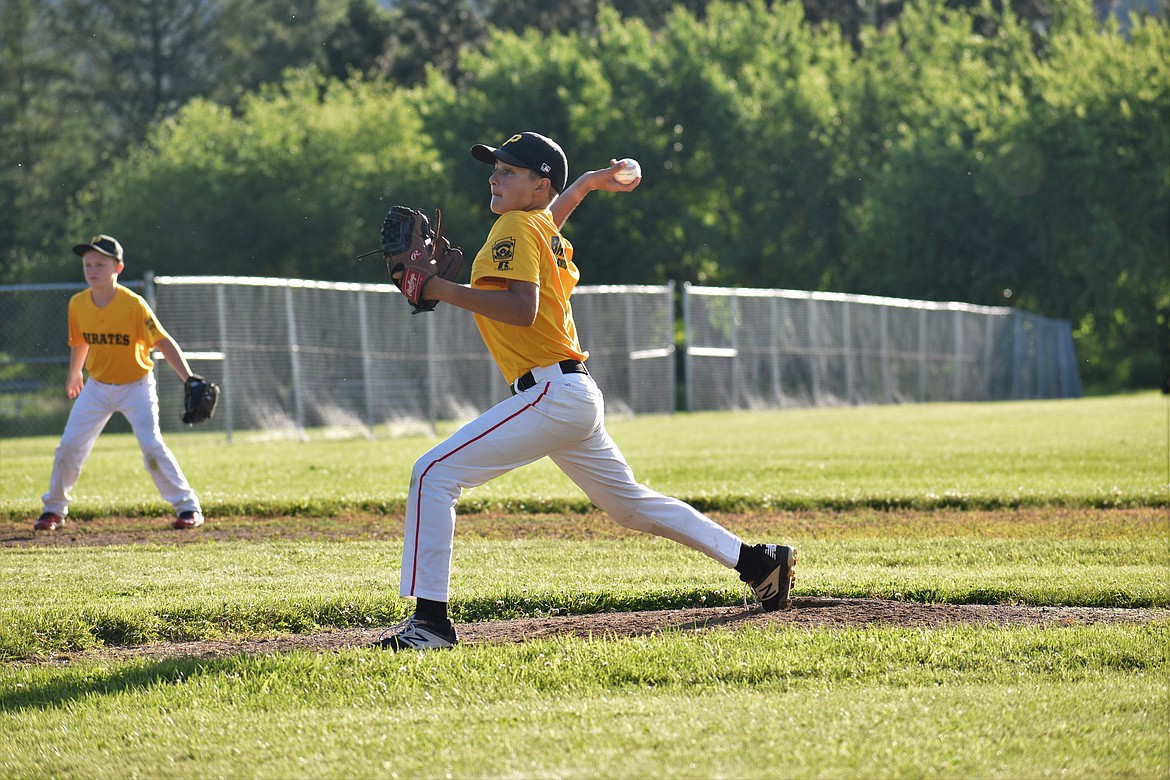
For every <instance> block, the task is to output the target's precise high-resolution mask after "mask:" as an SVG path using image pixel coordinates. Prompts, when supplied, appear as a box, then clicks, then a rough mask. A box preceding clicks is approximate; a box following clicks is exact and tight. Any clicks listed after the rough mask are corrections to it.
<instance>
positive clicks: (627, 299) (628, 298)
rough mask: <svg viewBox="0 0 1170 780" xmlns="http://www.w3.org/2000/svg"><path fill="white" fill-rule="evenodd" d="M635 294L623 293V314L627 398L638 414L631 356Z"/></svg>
mask: <svg viewBox="0 0 1170 780" xmlns="http://www.w3.org/2000/svg"><path fill="white" fill-rule="evenodd" d="M634 295H635V293H630V292H627V293H626V294H624V295H622V296H621V298H622V315H623V318H624V319H625V337H626V398H628V399H630V411H631V413H633V414H637V413H638V410H637V403H638V396H637V390H638V388H637V382H635V381H634V380H635V378H636V377H635V376H634V365H635V364H634V361H633V360H632V359H631V358H630V356H631V355H633V354H634Z"/></svg>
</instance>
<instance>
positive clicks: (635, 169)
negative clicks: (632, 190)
mask: <svg viewBox="0 0 1170 780" xmlns="http://www.w3.org/2000/svg"><path fill="white" fill-rule="evenodd" d="M618 163H619V164H620V165H622V166H623V167H621V168H619V169H618V170H617V172H616V173H614V175H613V178H614V181H616V182H618V183H619V184H629V183H630V182H632V181H633V180H634V179H636V178H638V177H639V176H641V175H642V166H641V165H638V161H637V160H634V159H631V158H629V157H626V158H625V159H622V160H618Z"/></svg>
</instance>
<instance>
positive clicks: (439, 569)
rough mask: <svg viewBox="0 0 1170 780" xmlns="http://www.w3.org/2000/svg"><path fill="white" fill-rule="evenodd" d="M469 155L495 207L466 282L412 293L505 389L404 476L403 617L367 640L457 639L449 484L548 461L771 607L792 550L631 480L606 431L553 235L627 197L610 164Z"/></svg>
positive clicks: (780, 592)
mask: <svg viewBox="0 0 1170 780" xmlns="http://www.w3.org/2000/svg"><path fill="white" fill-rule="evenodd" d="M471 154H472V156H473V157H474V158H475V159H477V160H479V161H481V162H484V163H487V164H488V165H491V166H492V173H491V175H490V176H489V177H488V184H489V186H490V188H491V210H492V212H493V213H495V214H498V215H499V219H497V220H496V223H495V225H494V226H493V227H492V229H491V232H490V233H489V234H488V237H487V241H486V242H484V245H483V248H481V249H480V250H479V252H478V253H477V254H476V256H475V260H474V262H473V264H472V267H471V284H470V286H464V285H460V284H458V283H455V282H452V281H448V280H446V279H443V278H441V277H437V276H436V277H432V278H430V279H428V280H427V281H426V282H425V283H424V284H425V298H426V299H427V300H438V301H444V302H446V303H449V304H451V305H453V306H458V307H460V308H463V309H467V310H468V311H470V312H472V313H473V314H474V316H475V322H476V325H477V326H478V328H479V332H480V335H481V336H482V337H483V340H484V344H485V345H486V346H487V349H488V351H489V352H490V353H491V356H492V358H493V359H494V360H495V362H496V364H497V366H499V369H500V371H501V373H503V375H504V378H505V379H506V380H507V382H508V383H509V384H510V385H511V390H512V396H511V397H510V398H508V399H506V400H504V401H502V402H500V403H499V404H497V405H496V406H495V407H493V408H492V409H490V410H488V411H487V412H485V413H484V414H483V415H482V416H480V417H479V418H478V419H476V420H474V421H472V422H470V423H468V424H467V425H465V426H463V427H462V428H460V429H459V430H458V431H456V432H455V433H454V434H453V435H452V436H451V437H450V438H449V439H447V440H446V441H444V442H442V443H441V444H439V445H438V446H436V447H435V448H434V449H432V450H431V451H430V452H428V453H426V454H425V455H423V456H422V457H421V458H419V460H418V462H416V463H415V464H414V469H413V472H412V473H411V478H410V493H409V497H408V501H407V512H406V529H405V536H404V547H403V554H402V580H401V595H402V596H404V597H413V598H415V599H416V606H415V612H414V614H413V615H412V616H411V617H410V618H408V619H407V620H405V621H403V622H402V623H401V624H400V625H399V626H397V627H395V628H394V629H392V630H391V631H390V632H389V633H388V634H387V635H386V636H385V637H384V638H383V639H382V640H381V642H380V645H381V646H382V647H383V648H386V649H389V650H403V649H420V650H422V649H430V648H443V647H450V646H452V645H454V644H455V643H456V642H457V641H458V638H457V636H456V632H455V627H454V625H452V623H451V621H450V619H449V617H448V614H447V601H448V592H449V587H450V575H451V547H452V540H453V537H454V532H455V503H456V501H457V500H458V498H459V496H460V494H461V492H462V490H463V489H464V488H468V487H474V486H477V485H482V484H484V483H485V482H487V481H489V480H491V479H493V478H495V477H498V476H500V475H502V474H504V473H506V472H508V471H511V470H512V469H515V468H517V467H519V466H523V465H525V464H527V463H532V462H533V461H536V460H538V459H539V458H542V457H545V456H548V457H549V458H551V459H552V461H553V462H554V463H556V465H557V466H558V467H560V468H561V470H563V471H564V472H565V474H567V475H568V476H569V478H570V479H572V480H573V482H575V483H576V484H577V485H578V486H580V488H581V489H582V490H584V491H585V494H586V495H587V496H588V497H589V499H590V500H591V501H592V502H593V503H594V504H596V505H597V506H598V507H600V508H601V509H603V510H605V512H607V513H608V514H609V515H610V516H611V517H612V518H613V519H614V520H616V521H617V522H618V523H620V524H622V525H623V526H625V527H627V528H632V529H636V530H639V531H645V532H648V533H652V534H656V535H658V536H662V537H665V538H667V539H673V540H674V541H676V542H680V543H681V544H684V545H686V546H688V547H691V548H693V549H695V550H698V551H699V552H701V553H704V554H706V555H708V556H710V557H711V558H713V559H715V560H716V561H718V562H719V563H721V564H723V565H724V566H726V567H728V568H732V569H734V570H735V571H737V572H738V573H739V577H740V579H741V580H742V581H744V582H746V583H747V584H748V585H749V586H750V587H751V588H752V590H753V591H754V593H755V594H756V597H757V598H758V599H759V600H760V602H761V604H762V605H763V608H764V610H766V611H772V610H778V609H784V608H786V607H787V606H788V605H789V592H790V589H791V586H792V582H793V581H794V569H795V566H796V550H794V549H793V548H792V547H788V546H782V545H776V544H762V545H754V546H749V545H747V544H745V543H744V542H743V541H742V540H741V539H740V538H739V537H738V536H736V535H735V534H733V533H731V532H730V531H728V530H727V529H725V528H723V527H722V526H720V525H719V524H717V523H715V522H714V521H713V520H711V519H710V518H708V517H706V516H705V515H703V514H701V513H700V512H699V511H697V510H696V509H694V508H693V507H691V506H689V505H687V504H685V503H683V502H682V501H679V500H677V499H674V498H670V497H667V496H664V495H662V494H660V493H657V492H655V491H653V490H651V489H649V488H647V487H645V486H644V485H641V484H639V483H638V482H637V480H635V479H634V474H633V472H632V471H631V469H630V467H629V466H628V465H627V464H626V461H625V458H624V457H623V456H622V453H621V451H620V450H619V449H618V447H617V445H616V444H615V443H614V441H613V439H611V438H610V436H609V434H608V433H607V432H606V429H605V420H604V402H603V399H602V395H601V392H600V391H599V390H598V388H597V384H596V383H595V382H594V381H593V377H592V376H590V375H589V371H588V370H587V369H586V367H585V360H586V359H587V358H588V357H589V354H588V353H587V352H586V351H585V350H584V349H582V347H581V344H580V343H579V342H578V340H577V328H576V325H575V323H574V321H573V308H572V306H571V305H570V302H569V298H570V296H571V295H572V293H573V288H574V287H575V286H576V284H577V281H578V279H579V278H580V274H579V273H578V270H577V266H576V264H575V263H574V258H573V246H572V244H570V243H569V242H568V241H567V240H566V239H565V238H564V236H562V235H561V232H560V229H561V226H562V225H564V223H565V220H567V219H568V217H569V215H570V214H571V213H572V212H573V210H574V209H575V208H576V207H577V205H578V204H580V203H581V201H582V199H583V198H584V197H585V196H586V195H587V194H588V193H590V192H591V191H593V190H607V191H610V192H629V191H631V190H633V189H634V188H635V187H637V186H638V184H639V183H640V182H641V177H638V178H636V179H634V180H633V181H631V182H628V183H626V184H622V183H621V182H619V181H618V180H617V179H616V178H615V174H617V173H618V171H619V170H621V168H622V166H621V165H620V164H619V163H616V162H615V161H611V163H610V166H609V167H607V168H602V169H599V170H595V171H586V172H585V173H583V174H581V175H580V176H579V177H578V178H577V179H576V181H574V182H573V184H572V185H571V186H569V187H568V188H567V189H566V186H565V185H566V183H567V181H568V161H567V159H566V158H565V153H564V152H563V151H562V150H561V147H560V146H559V145H557V144H556V142H554V141H553V140H551V139H550V138H547V137H545V136H543V135H540V134H537V133H531V132H525V133H519V134H517V135H513V136H512V137H511V138H509V139H508V140H506V141H505V142H504V143H503V144H502V145H501V146H500V147H499V148H495V147H491V146H485V145H483V144H477V145H476V146H473V147H472V149H471Z"/></svg>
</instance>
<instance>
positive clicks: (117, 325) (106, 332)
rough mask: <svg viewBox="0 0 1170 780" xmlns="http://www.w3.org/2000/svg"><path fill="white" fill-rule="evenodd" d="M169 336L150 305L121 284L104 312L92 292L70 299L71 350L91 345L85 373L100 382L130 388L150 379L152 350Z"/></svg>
mask: <svg viewBox="0 0 1170 780" xmlns="http://www.w3.org/2000/svg"><path fill="white" fill-rule="evenodd" d="M167 335H168V334H167V332H166V331H165V330H163V326H162V325H160V324H159V321H158V318H157V317H155V316H154V311H153V310H151V308H150V304H148V303H147V302H146V301H145V300H144V299H143V298H142V296H140V295H138V294H137V293H134V292H132V291H130V290H128V289H126V288H125V287H123V286H122V285H120V284H119V285H116V288H115V290H114V299H113V300H112V301H110V302H109V304H107V305H106V306H105V307H104V308H98V307H97V305H95V304H94V302H93V295H92V294H91V293H90V291H89V290H83V291H82V292H79V293H77V295H74V296H73V297H72V298H70V299H69V346H71V347H73V346H77V345H79V344H88V345H89V354H88V355H86V357H85V370H86V371H88V372H89V376H90V378H91V379H96V380H97V381H99V382H105V383H106V384H111V385H127V384H130V383H131V382H137V381H138V380H139V379H141V378H142V377H144V376H146V374H147V373H148V372H149V371H150V370H151V369H152V368H154V361H153V360H151V359H150V350H151V348H152V347H153V346H154V345H155V344H157V343H158V342H160V341H162V340H163V339H164V338H167Z"/></svg>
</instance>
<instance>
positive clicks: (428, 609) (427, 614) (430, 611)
mask: <svg viewBox="0 0 1170 780" xmlns="http://www.w3.org/2000/svg"><path fill="white" fill-rule="evenodd" d="M414 614H416V615H418V616H419V618H421V619H422V620H425V621H427V622H428V623H437V624H438V625H440V626H445V625H447V623H449V622H450V621H449V620H448V619H447V602H445V601H431V600H430V599H418V600H417V603H416V604H415V607H414Z"/></svg>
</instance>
